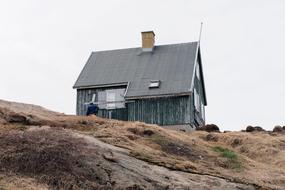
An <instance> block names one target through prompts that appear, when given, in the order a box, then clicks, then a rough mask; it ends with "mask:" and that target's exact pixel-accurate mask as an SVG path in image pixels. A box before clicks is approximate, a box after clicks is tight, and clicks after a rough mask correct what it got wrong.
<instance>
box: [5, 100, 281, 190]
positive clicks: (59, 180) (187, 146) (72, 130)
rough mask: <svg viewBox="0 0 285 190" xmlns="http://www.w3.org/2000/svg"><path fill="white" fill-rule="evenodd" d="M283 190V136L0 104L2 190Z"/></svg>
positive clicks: (8, 103) (26, 105) (275, 133)
mask: <svg viewBox="0 0 285 190" xmlns="http://www.w3.org/2000/svg"><path fill="white" fill-rule="evenodd" d="M284 187H285V135H284V131H280V132H266V131H257V132H255V131H253V132H250V133H247V132H227V133H218V132H215V133H211V132H205V131H195V132H193V133H184V132H178V131H173V130H167V129H163V128H161V127H158V126H156V125H147V124H144V123H140V122H122V121H116V120H106V119H102V118H98V117H95V116H91V117H79V116H68V115H63V114H59V113H57V112H52V111H49V110H46V109H44V108H42V107H39V106H34V105H28V104H19V103H11V102H5V101H0V189H130V190H131V189H284Z"/></svg>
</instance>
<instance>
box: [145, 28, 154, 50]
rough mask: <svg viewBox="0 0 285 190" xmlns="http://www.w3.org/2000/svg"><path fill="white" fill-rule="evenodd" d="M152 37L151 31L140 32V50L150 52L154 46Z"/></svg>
mask: <svg viewBox="0 0 285 190" xmlns="http://www.w3.org/2000/svg"><path fill="white" fill-rule="evenodd" d="M154 37H155V34H154V32H153V31H145V32H142V51H144V52H151V51H152V50H153V48H154V42H155V40H154Z"/></svg>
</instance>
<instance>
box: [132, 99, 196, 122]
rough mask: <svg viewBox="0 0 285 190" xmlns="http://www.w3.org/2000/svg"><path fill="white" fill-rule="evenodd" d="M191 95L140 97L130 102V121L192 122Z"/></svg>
mask: <svg viewBox="0 0 285 190" xmlns="http://www.w3.org/2000/svg"><path fill="white" fill-rule="evenodd" d="M189 99H190V96H181V97H169V98H153V99H140V100H136V101H135V102H133V103H128V106H127V107H128V117H129V120H130V121H143V122H146V123H152V124H158V125H181V124H190V121H191V119H190V117H191V116H190V115H191V114H190V100H189Z"/></svg>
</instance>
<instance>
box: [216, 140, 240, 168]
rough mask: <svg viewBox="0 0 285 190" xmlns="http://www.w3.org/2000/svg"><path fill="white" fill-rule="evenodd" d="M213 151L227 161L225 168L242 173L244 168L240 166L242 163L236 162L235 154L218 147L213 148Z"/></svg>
mask: <svg viewBox="0 0 285 190" xmlns="http://www.w3.org/2000/svg"><path fill="white" fill-rule="evenodd" d="M213 150H214V151H215V152H218V153H220V156H221V157H223V158H226V159H227V161H226V163H225V166H226V167H227V168H231V169H234V170H235V171H237V172H242V171H243V169H244V167H243V166H242V163H241V162H240V161H238V156H237V154H236V153H235V152H233V151H231V150H229V149H227V148H223V147H220V146H215V147H213Z"/></svg>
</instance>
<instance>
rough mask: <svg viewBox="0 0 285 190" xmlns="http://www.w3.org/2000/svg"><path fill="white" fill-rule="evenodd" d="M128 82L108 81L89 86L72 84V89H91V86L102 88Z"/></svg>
mask: <svg viewBox="0 0 285 190" xmlns="http://www.w3.org/2000/svg"><path fill="white" fill-rule="evenodd" d="M128 83H129V82H121V83H110V84H98V85H89V86H73V89H91V88H104V87H115V86H127V85H128Z"/></svg>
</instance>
